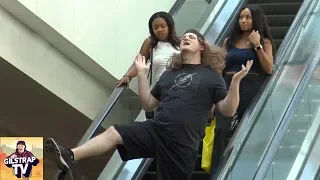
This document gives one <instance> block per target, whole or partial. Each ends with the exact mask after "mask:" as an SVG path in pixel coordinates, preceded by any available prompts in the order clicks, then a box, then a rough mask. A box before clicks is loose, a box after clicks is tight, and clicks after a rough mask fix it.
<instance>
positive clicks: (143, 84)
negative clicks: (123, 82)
mask: <svg viewBox="0 0 320 180" xmlns="http://www.w3.org/2000/svg"><path fill="white" fill-rule="evenodd" d="M138 89H139V97H140V102H141V104H142V108H143V109H144V110H145V111H147V112H150V111H153V110H154V109H155V108H156V107H157V106H158V105H159V100H157V99H156V98H155V97H153V96H152V95H151V93H150V87H149V82H148V78H147V73H146V72H141V71H139V72H138Z"/></svg>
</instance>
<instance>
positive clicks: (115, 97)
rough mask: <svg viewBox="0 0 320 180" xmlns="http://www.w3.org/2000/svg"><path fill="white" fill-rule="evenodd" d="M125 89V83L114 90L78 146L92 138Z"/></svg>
mask: <svg viewBox="0 0 320 180" xmlns="http://www.w3.org/2000/svg"><path fill="white" fill-rule="evenodd" d="M125 89H126V86H125V85H123V86H120V87H117V88H115V89H114V90H113V92H112V93H111V95H110V96H109V98H108V100H107V102H106V103H105V104H104V105H103V107H102V108H101V109H100V111H99V113H98V114H97V116H96V117H95V118H94V119H93V121H92V123H91V125H90V126H89V128H88V129H87V131H86V132H85V134H84V135H83V136H82V138H81V139H80V141H79V142H78V144H77V146H80V145H82V144H84V143H85V142H87V141H88V140H89V139H91V137H92V136H93V134H94V133H95V132H96V130H97V129H98V128H99V126H100V125H101V123H102V122H103V121H104V120H105V118H106V117H107V116H108V114H109V112H110V111H111V109H112V108H113V106H114V105H115V103H116V102H117V100H118V98H119V97H120V95H121V93H122V92H123V91H124V90H125ZM61 172H62V171H61V170H58V172H57V174H56V176H55V178H54V179H57V177H59V174H60V173H61Z"/></svg>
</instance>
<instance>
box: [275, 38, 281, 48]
mask: <svg viewBox="0 0 320 180" xmlns="http://www.w3.org/2000/svg"><path fill="white" fill-rule="evenodd" d="M282 41H283V39H273V45H274V46H275V49H279V47H280V45H281V43H282Z"/></svg>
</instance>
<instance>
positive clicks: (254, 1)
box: [248, 0, 303, 4]
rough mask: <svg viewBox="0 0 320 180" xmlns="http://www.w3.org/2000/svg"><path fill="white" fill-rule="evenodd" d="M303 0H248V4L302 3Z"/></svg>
mask: <svg viewBox="0 0 320 180" xmlns="http://www.w3.org/2000/svg"><path fill="white" fill-rule="evenodd" d="M302 2H303V0H249V1H248V3H250V4H257V3H258V4H269V3H302Z"/></svg>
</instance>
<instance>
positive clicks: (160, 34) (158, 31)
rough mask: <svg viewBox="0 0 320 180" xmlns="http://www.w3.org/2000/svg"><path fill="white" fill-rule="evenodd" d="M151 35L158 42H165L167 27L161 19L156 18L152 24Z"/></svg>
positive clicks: (167, 34)
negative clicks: (154, 36) (152, 34)
mask: <svg viewBox="0 0 320 180" xmlns="http://www.w3.org/2000/svg"><path fill="white" fill-rule="evenodd" d="M152 29H153V33H154V34H155V35H156V37H157V38H158V39H159V40H160V41H167V40H168V36H169V27H168V24H167V22H166V20H164V19H163V18H156V19H155V20H153V22H152Z"/></svg>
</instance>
